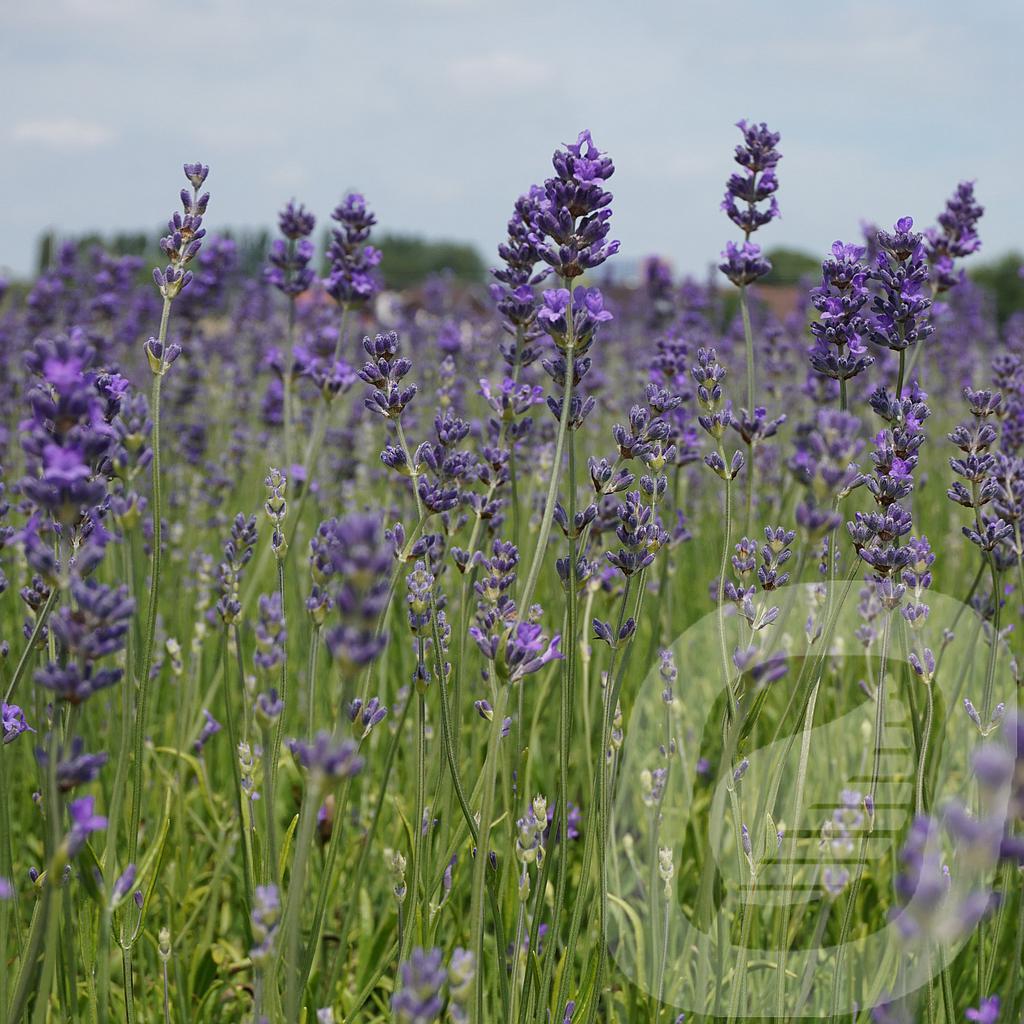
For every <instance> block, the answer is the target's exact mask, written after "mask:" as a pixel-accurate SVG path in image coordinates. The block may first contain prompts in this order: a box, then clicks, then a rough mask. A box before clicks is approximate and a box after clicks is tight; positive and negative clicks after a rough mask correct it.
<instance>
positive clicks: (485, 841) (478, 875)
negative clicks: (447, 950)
mask: <svg viewBox="0 0 1024 1024" xmlns="http://www.w3.org/2000/svg"><path fill="white" fill-rule="evenodd" d="M508 690H509V687H508V684H507V683H505V682H501V681H499V682H498V692H497V694H495V706H494V709H493V716H492V719H491V729H490V736H489V737H488V741H487V760H486V762H485V764H484V774H483V778H484V788H483V793H482V794H481V802H480V830H479V837H478V839H477V844H476V858H475V859H474V861H473V892H472V906H471V910H470V920H471V924H472V934H473V938H472V949H473V952H474V953H475V954H476V962H477V965H478V969H477V972H476V975H475V977H474V979H473V997H472V1001H471V1004H470V1009H471V1013H470V1021H471V1024H485V1022H486V1021H487V1020H488V1017H487V1015H486V1014H485V1013H484V1002H485V999H484V995H485V986H484V976H485V973H486V972H485V971H484V970H483V965H484V964H485V963H486V962H487V961H486V960H485V959H484V939H485V931H486V929H485V928H484V890H485V888H486V882H487V869H488V868H489V866H490V864H489V861H490V835H491V824H492V819H493V816H494V789H495V781H496V779H497V774H498V761H499V760H500V756H499V755H500V750H499V747H500V744H501V727H502V722H503V721H504V719H505V710H506V708H507V707H508ZM494 941H495V944H496V946H497V947H498V949H499V950H500V948H501V944H502V943H503V942H504V936H502V935H495V936H494Z"/></svg>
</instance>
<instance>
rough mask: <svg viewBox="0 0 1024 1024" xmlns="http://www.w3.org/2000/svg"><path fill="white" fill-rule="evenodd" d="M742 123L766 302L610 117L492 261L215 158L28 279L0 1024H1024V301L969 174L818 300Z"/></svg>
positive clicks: (2, 822)
mask: <svg viewBox="0 0 1024 1024" xmlns="http://www.w3.org/2000/svg"><path fill="white" fill-rule="evenodd" d="M739 127H740V130H741V132H742V134H743V139H742V144H741V145H740V146H739V147H737V151H736V162H737V164H738V165H739V170H738V171H737V173H736V174H733V175H732V176H731V177H730V178H729V180H728V183H727V186H726V196H725V200H724V203H723V204H722V205H723V208H724V210H725V212H726V214H727V216H728V217H729V218H730V221H731V222H732V223H733V224H734V225H735V226H736V227H737V228H738V229H739V231H740V232H741V233H742V241H740V242H739V243H729V244H728V245H727V248H726V251H725V253H724V254H723V258H722V261H721V270H722V272H723V274H724V275H725V276H726V278H727V279H728V281H729V282H731V284H732V285H735V286H736V287H737V288H738V300H739V305H738V310H739V316H738V317H735V316H734V315H733V314H734V312H735V310H736V309H737V306H736V298H737V296H736V293H734V292H732V291H731V290H730V287H729V286H723V285H722V284H720V283H719V281H721V279H718V280H712V281H708V282H703V283H702V282H698V281H694V280H690V279H684V280H679V279H677V278H676V277H675V276H674V275H673V273H672V271H671V269H670V267H669V265H668V264H667V263H666V262H665V261H663V260H661V259H658V258H651V259H649V260H647V261H646V262H645V263H643V264H642V267H643V273H642V275H641V277H640V280H638V281H637V282H635V283H630V282H629V281H627V280H625V279H621V280H620V279H619V278H617V277H613V276H611V275H609V274H608V272H607V266H606V264H607V262H608V260H609V259H610V258H611V257H613V256H614V255H615V254H616V253H617V251H618V249H619V243H618V242H616V241H614V240H612V231H611V221H612V208H613V198H612V194H611V192H610V191H609V182H610V180H611V179H612V176H613V173H614V172H615V167H614V165H613V162H612V160H611V158H610V157H609V156H608V155H607V154H605V153H604V152H602V151H601V150H599V149H598V148H597V146H596V144H595V142H594V140H593V137H592V136H591V134H590V132H588V131H584V132H581V133H579V135H578V136H577V137H576V138H575V141H573V142H571V143H569V144H566V145H564V146H561V147H559V148H558V149H557V150H556V152H555V153H554V156H553V158H552V161H551V171H550V172H549V174H548V177H547V178H545V179H544V180H543V183H542V184H541V185H534V186H532V187H528V188H525V189H524V191H523V192H522V194H521V195H520V196H519V198H518V199H517V200H515V202H514V203H513V205H512V216H511V218H510V219H509V221H508V224H507V229H506V230H505V231H504V233H503V235H502V237H501V239H500V241H499V242H498V244H497V252H498V257H499V259H498V266H497V267H496V268H495V269H494V270H493V271H492V272H491V279H490V281H489V282H488V283H485V282H475V283H473V282H471V283H459V284H456V283H454V282H453V281H452V280H450V279H448V278H443V277H442V278H437V279H431V280H430V281H428V282H427V283H426V284H425V285H424V286H423V287H422V289H419V290H417V291H415V292H413V291H410V292H407V293H403V294H391V295H386V296H384V295H382V294H381V293H382V292H383V291H385V290H386V285H385V281H386V274H384V271H386V266H385V265H384V264H382V263H381V258H380V252H379V251H378V250H377V249H376V248H375V247H374V246H373V245H372V244H371V233H372V231H373V229H374V228H375V227H376V225H377V215H376V214H375V213H374V212H371V210H370V209H369V207H368V206H367V203H366V200H365V199H364V198H363V196H361V195H360V194H358V193H350V194H348V195H347V196H346V197H345V198H344V199H343V200H342V202H341V203H340V204H339V205H338V207H337V208H336V209H335V210H334V211H333V213H332V214H331V217H330V221H331V231H330V234H329V237H328V239H327V248H326V253H325V265H326V272H325V273H324V276H323V277H322V278H321V277H319V276H318V269H317V267H316V263H315V255H316V248H315V245H314V231H315V228H316V219H315V216H314V214H313V213H312V212H311V211H309V210H308V209H306V208H305V207H304V206H302V205H299V204H297V203H295V202H294V201H293V202H290V203H288V204H287V205H286V206H285V208H284V209H283V211H282V212H281V213H280V216H279V220H278V226H279V237H277V238H275V239H274V240H273V241H272V242H271V244H270V247H269V251H268V252H267V253H266V258H265V261H264V266H263V268H262V270H261V271H260V272H258V273H255V274H249V273H247V272H244V271H243V269H242V261H241V257H240V251H239V246H237V245H236V244H235V243H234V242H232V241H231V240H230V239H228V238H225V237H214V236H212V235H207V223H206V221H207V208H208V203H209V198H208V196H207V195H206V194H205V192H204V191H203V188H204V184H205V180H206V177H207V173H208V170H207V168H206V167H205V166H203V165H200V164H187V165H185V174H186V177H187V181H188V187H187V188H186V189H184V190H183V192H182V207H183V208H182V211H181V212H180V213H178V214H175V215H174V217H172V219H171V221H170V224H169V229H168V234H167V236H166V237H165V238H163V239H162V241H161V243H160V244H161V248H162V250H163V252H164V253H165V254H166V266H164V267H162V268H161V269H159V270H157V271H156V272H155V273H154V275H153V276H154V280H155V282H156V286H157V288H156V290H154V289H153V286H152V284H150V283H149V282H148V280H147V281H146V282H145V283H144V284H142V283H140V281H139V275H140V271H141V269H142V264H141V261H139V260H138V259H137V258H133V257H115V256H113V255H111V254H108V253H106V252H104V251H102V249H91V248H89V247H88V246H77V245H75V244H71V243H69V244H66V245H62V246H60V247H59V248H58V250H57V251H56V252H55V254H54V259H53V261H52V265H51V266H48V267H47V268H45V269H44V270H43V272H42V273H41V274H39V275H38V276H37V278H36V279H35V280H34V281H31V282H25V283H24V287H22V286H21V285H20V284H17V283H16V284H15V285H13V286H12V287H11V288H10V289H6V290H5V288H4V287H2V286H0V367H2V369H3V374H4V380H5V381H9V382H11V386H10V387H8V388H6V389H3V393H2V394H0V410H2V415H0V465H2V466H3V472H2V474H0V475H2V483H0V698H2V705H0V712H2V734H0V735H2V742H0V955H2V956H3V965H2V966H3V969H2V970H0V1022H4V1024H17V1022H21V1021H29V1020H31V1021H33V1022H34V1024H42V1022H44V1021H47V1020H55V1021H56V1020H78V1019H89V1020H95V1021H98V1022H105V1021H111V1020H120V1019H123V1020H124V1021H125V1022H126V1024H134V1022H135V1021H149V1020H154V1021H164V1022H184V1021H189V1022H197V1024H203V1022H214V1021H216V1022H218V1024H221V1022H234V1021H237V1022H261V1024H262V1022H267V1024H284V1022H288V1024H291V1022H297V1021H313V1020H316V1021H318V1022H323V1024H327V1022H330V1021H339V1022H340V1021H356V1020H359V1021H367V1022H384V1021H400V1022H409V1024H414V1022H417V1024H433V1022H452V1024H469V1022H473V1024H484V1022H487V1024H490V1022H492V1021H500V1022H504V1024H548V1022H550V1021H562V1022H568V1024H594V1022H597V1021H602V1022H605V1021H607V1022H611V1021H630V1022H632V1021H650V1022H652V1024H663V1022H666V1021H675V1022H676V1024H678V1022H679V1021H681V1020H683V1019H685V1020H688V1021H689V1020H712V1019H719V1020H721V1019H724V1020H728V1021H740V1020H748V1019H760V1018H762V1017H764V1016H771V1017H773V1019H775V1020H778V1021H786V1020H796V1019H802V1018H803V1017H804V1016H810V1015H815V1014H816V1015H818V1016H819V1017H823V1018H824V1017H828V1016H829V1015H831V1017H832V1019H837V1020H838V1019H844V1020H846V1019H850V1018H851V1016H852V1017H853V1019H856V1020H858V1021H861V1020H898V1019H907V1020H923V1021H927V1022H928V1024H938V1022H940V1021H944V1022H946V1021H948V1022H952V1021H959V1020H965V1019H966V1020H974V1021H988V1022H990V1024H991V1022H999V1021H1011V1020H1018V1019H1020V1017H1021V1014H1022V1013H1024V988H1022V985H1021V979H1020V971H1019V964H1020V963H1021V957H1022V942H1024V939H1022V936H1024V889H1022V875H1021V865H1022V863H1024V860H1022V857H1024V820H1022V819H1024V800H1022V797H1021V782H1022V771H1024V768H1022V765H1024V761H1022V744H1024V741H1022V736H1021V716H1020V714H1019V712H1017V710H1016V700H1017V693H1018V688H1019V686H1018V670H1017V665H1018V660H1019V657H1020V655H1021V653H1022V652H1021V650H1020V643H1021V639H1020V638H1021V628H1020V622H1019V620H1020V619H1021V616H1022V604H1024V535H1022V530H1024V525H1022V524H1024V464H1022V462H1021V457H1020V449H1021V442H1022V439H1024V371H1022V367H1021V353H1022V351H1024V349H1022V342H1021V336H1020V323H1019V320H1020V317H1019V314H1018V316H1017V318H1016V319H1013V318H1011V319H1010V321H1009V322H1007V323H1003V324H1000V323H999V322H998V321H997V320H996V319H995V318H994V316H993V315H992V314H991V311H990V308H989V306H988V304H987V302H986V300H985V297H984V294H983V292H981V291H980V290H979V288H978V286H977V285H975V284H973V283H972V282H971V281H969V280H967V279H966V278H965V277H964V275H963V273H962V272H961V271H962V262H961V261H963V260H964V259H966V258H967V257H969V256H970V255H972V254H973V253H975V252H977V251H978V249H979V248H980V245H981V236H980V234H979V224H980V218H981V215H982V209H981V206H980V205H979V202H978V200H977V198H976V196H975V191H974V186H973V185H972V184H969V183H963V184H961V185H960V186H959V187H958V188H957V190H956V192H955V194H954V195H953V197H952V198H951V199H950V201H949V202H948V204H947V206H946V209H945V210H944V212H943V213H942V214H941V215H940V216H939V219H938V226H937V227H935V228H932V229H929V230H928V231H925V232H923V233H918V232H917V231H915V230H914V222H913V221H912V220H911V218H910V217H904V218H901V219H900V220H899V221H898V222H897V224H896V225H895V227H894V229H893V230H892V231H877V230H875V229H871V230H870V231H869V232H868V233H867V237H866V238H865V243H866V244H864V245H859V244H853V243H849V242H841V241H837V242H835V243H834V244H833V245H832V247H831V249H830V250H829V251H828V252H827V253H826V254H825V258H824V260H823V262H822V265H821V278H820V281H818V282H815V285H814V287H813V288H808V289H807V290H806V294H804V295H801V296H800V297H799V299H798V301H797V302H796V304H795V305H794V307H793V309H792V310H791V311H790V312H789V313H788V314H787V315H784V316H782V317H780V316H779V315H778V314H777V313H776V312H773V305H771V304H769V303H766V302H764V301H763V299H764V298H765V297H766V296H767V295H770V294H771V293H770V292H768V289H769V288H771V284H770V279H769V280H766V276H767V273H768V271H769V269H770V267H769V264H768V261H767V260H766V259H765V257H764V256H763V254H762V253H761V250H760V248H759V247H758V246H757V245H756V244H754V242H753V237H754V234H755V232H757V231H759V230H761V229H762V228H764V227H766V226H767V225H768V224H770V223H771V222H772V221H773V220H774V219H775V218H776V217H777V216H778V204H777V201H776V194H777V190H778V180H777V166H778V163H779V160H780V159H781V157H780V154H779V151H778V145H779V139H780V136H779V134H778V133H777V132H774V131H770V130H769V129H768V128H767V127H766V126H765V125H764V124H755V123H748V122H744V121H741V122H739ZM523 184H524V185H525V182H524V183H523ZM791 201H792V202H793V203H799V202H800V199H799V196H796V195H795V196H794V197H793V199H792V200H791ZM379 212H380V217H381V220H382V221H384V220H386V215H385V211H383V210H381V211H379ZM640 265H641V264H638V266H640ZM282 295H283V296H284V298H282ZM172 306H173V309H174V312H175V316H174V318H173V320H172V319H171V316H170V314H171V310H172ZM158 318H159V319H158ZM151 323H159V329H158V331H157V334H156V335H155V336H154V337H149V328H148V325H149V324H151ZM355 352H358V353H359V355H358V358H357V357H356V355H355V354H354V353H355ZM744 362H745V363H746V377H745V380H744V381H743V384H742V386H743V389H744V390H745V399H744V402H743V403H742V405H741V407H739V408H734V405H733V403H732V402H731V401H730V394H729V389H728V381H729V380H731V378H729V377H728V376H727V369H728V370H730V371H731V370H733V369H734V368H735V367H736V365H737V363H744ZM172 366H173V368H174V372H173V373H171V372H170V371H171V368H172ZM926 374H927V378H928V394H925V391H924V390H923V386H922V381H923V379H924V377H925V375H926ZM147 384H148V385H149V397H148V399H147V397H146V385H147ZM963 400H966V406H967V411H968V413H967V418H966V419H964V420H963V421H962V422H961V419H962V415H961V412H960V409H961V407H962V406H961V403H962V401H963ZM769 408H772V409H775V410H779V411H778V412H776V413H769V411H768V410H769ZM781 410H784V411H785V414H784V415H783V414H782V412H781ZM162 416H163V422H162ZM168 420H170V421H171V423H172V424H173V428H172V429H171V430H167V429H166V425H167V421H168ZM162 426H163V430H162V429H161V428H162ZM926 426H928V427H929V429H928V431H927V433H926V430H925V427H926ZM943 435H945V436H946V437H947V438H948V442H949V444H950V445H952V448H950V447H949V446H948V445H945V446H944V444H943V442H942V437H943ZM950 454H952V457H951V458H949V457H948V456H949V455H950ZM275 467H279V468H275ZM708 470H710V472H708ZM740 477H742V478H743V485H744V487H745V507H744V508H743V515H742V516H741V515H740V513H739V511H738V509H739V508H740V506H739V499H738V492H737V486H738V485H739V478H740ZM937 487H938V488H944V489H947V490H948V496H949V498H950V499H951V501H949V502H946V501H938V500H933V498H934V495H935V489H936V488H937ZM645 730H646V731H645ZM881 843H885V844H887V845H886V846H885V848H884V853H882V854H878V852H877V850H878V846H879V844H881ZM879 937H881V938H879ZM876 942H877V943H878V945H874V943H876ZM872 951H874V952H872ZM876 954H877V955H876ZM872 957H874V959H872ZM865 965H867V966H865Z"/></svg>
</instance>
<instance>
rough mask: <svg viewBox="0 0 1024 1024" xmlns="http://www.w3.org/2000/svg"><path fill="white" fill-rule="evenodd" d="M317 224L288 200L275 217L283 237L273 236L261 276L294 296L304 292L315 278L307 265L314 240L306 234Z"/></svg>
mask: <svg viewBox="0 0 1024 1024" xmlns="http://www.w3.org/2000/svg"><path fill="white" fill-rule="evenodd" d="M315 226H316V218H315V217H314V216H313V214H311V213H309V212H308V211H307V210H306V208H305V207H304V206H301V205H300V206H298V207H297V206H296V205H295V203H294V202H290V203H289V204H288V205H287V206H286V207H285V208H284V209H283V210H282V211H281V213H280V215H279V217H278V227H279V228H280V229H281V234H282V235H284V238H275V239H274V241H273V242H272V243H271V245H270V253H269V255H268V256H267V266H266V268H265V269H264V274H263V276H264V279H265V280H266V281H267V283H268V284H272V285H273V286H274V287H275V288H277V289H278V291H281V292H283V293H284V294H285V295H288V296H291V297H294V296H296V295H301V294H302V293H303V292H304V291H306V290H307V289H308V288H309V287H310V285H311V284H312V283H313V281H314V280H315V278H316V274H315V272H314V271H313V268H312V267H311V266H310V265H309V263H310V260H312V258H313V243H312V242H311V241H310V240H309V237H308V236H309V235H311V234H312V233H313V228H314V227H315Z"/></svg>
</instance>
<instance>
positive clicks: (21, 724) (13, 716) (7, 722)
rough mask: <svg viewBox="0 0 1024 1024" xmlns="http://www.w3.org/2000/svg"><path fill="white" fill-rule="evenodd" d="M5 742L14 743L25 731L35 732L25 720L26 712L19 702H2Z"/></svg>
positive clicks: (0, 717)
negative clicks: (19, 705)
mask: <svg viewBox="0 0 1024 1024" xmlns="http://www.w3.org/2000/svg"><path fill="white" fill-rule="evenodd" d="M0 712H2V715H0V720H2V725H3V741H4V743H13V742H14V740H16V739H17V738H18V737H19V736H20V735H21V734H22V733H23V732H35V729H33V728H32V727H31V726H30V725H29V724H28V722H26V721H25V712H24V711H22V710H21V708H20V707H18V705H17V704H6V703H5V704H0Z"/></svg>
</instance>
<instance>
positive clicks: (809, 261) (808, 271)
mask: <svg viewBox="0 0 1024 1024" xmlns="http://www.w3.org/2000/svg"><path fill="white" fill-rule="evenodd" d="M765 255H766V256H767V257H768V259H770V260H771V263H772V272H771V273H770V274H768V275H767V276H766V277H765V278H764V281H763V283H764V284H766V285H795V284H800V283H801V282H802V281H804V280H806V279H807V278H815V277H817V276H819V274H820V273H821V260H820V259H819V258H817V257H815V256H811V255H810V254H809V253H806V252H803V251H802V250H800V249H785V248H778V249H769V250H768V252H767V253H766V254H765Z"/></svg>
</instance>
